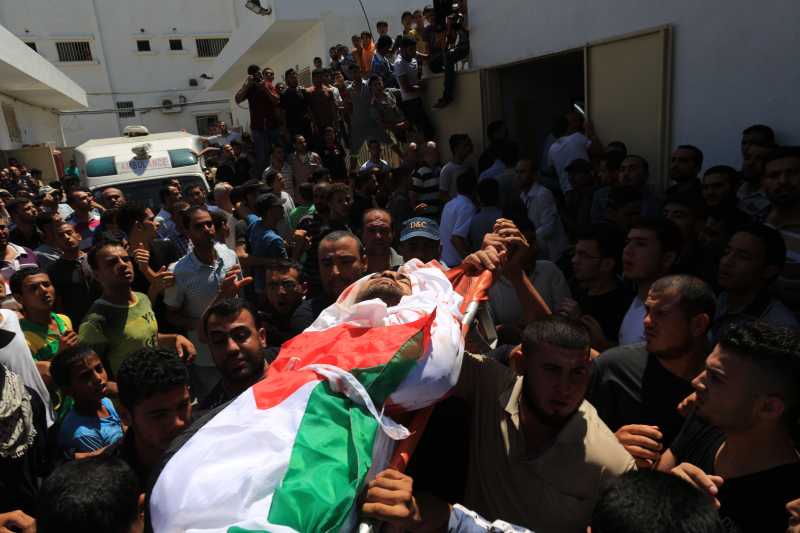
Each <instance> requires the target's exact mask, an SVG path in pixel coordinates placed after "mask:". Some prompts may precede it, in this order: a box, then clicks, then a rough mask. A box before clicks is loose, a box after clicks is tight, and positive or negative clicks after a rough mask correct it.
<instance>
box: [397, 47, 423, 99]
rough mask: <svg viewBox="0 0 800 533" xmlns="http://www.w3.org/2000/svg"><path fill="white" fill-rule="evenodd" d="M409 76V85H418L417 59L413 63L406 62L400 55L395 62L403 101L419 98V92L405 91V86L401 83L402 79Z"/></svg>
mask: <svg viewBox="0 0 800 533" xmlns="http://www.w3.org/2000/svg"><path fill="white" fill-rule="evenodd" d="M401 76H407V80H408V84H409V85H416V84H417V82H418V81H419V63H417V58H416V57H415V58H414V59H412V60H411V61H406V60H405V59H403V56H401V55H398V56H397V59H396V60H395V62H394V77H395V78H396V79H397V85H398V86H399V87H400V96H402V97H403V101H404V102H405V101H407V100H413V99H414V98H419V97H420V96H419V93H418V92H413V93H409V92H406V91H404V90H403V84H401V83H400V77H401Z"/></svg>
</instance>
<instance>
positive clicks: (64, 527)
mask: <svg viewBox="0 0 800 533" xmlns="http://www.w3.org/2000/svg"><path fill="white" fill-rule="evenodd" d="M141 490H142V489H141V487H140V486H139V481H138V479H137V478H136V474H135V473H134V471H133V470H132V469H131V467H130V466H128V464H127V463H126V462H125V461H123V460H122V459H120V458H118V457H114V456H111V455H100V456H99V457H90V458H87V459H81V460H80V461H70V462H68V463H65V464H63V465H61V466H59V467H58V468H56V469H55V471H53V473H52V474H50V476H49V477H48V478H47V479H45V480H44V483H42V487H41V490H40V491H39V504H38V509H37V514H36V530H37V531H39V532H40V533H56V532H62V531H103V532H105V533H127V532H128V531H130V529H131V525H132V524H133V523H134V522H135V521H136V520H137V518H138V516H139V494H140V493H141Z"/></svg>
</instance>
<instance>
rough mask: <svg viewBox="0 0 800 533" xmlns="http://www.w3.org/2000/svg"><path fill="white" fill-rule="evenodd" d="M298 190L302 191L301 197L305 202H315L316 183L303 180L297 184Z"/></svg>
mask: <svg viewBox="0 0 800 533" xmlns="http://www.w3.org/2000/svg"><path fill="white" fill-rule="evenodd" d="M297 192H298V193H300V198H302V199H303V201H305V202H313V201H314V184H313V183H309V182H307V181H306V182H303V183H301V184H300V185H298V186H297Z"/></svg>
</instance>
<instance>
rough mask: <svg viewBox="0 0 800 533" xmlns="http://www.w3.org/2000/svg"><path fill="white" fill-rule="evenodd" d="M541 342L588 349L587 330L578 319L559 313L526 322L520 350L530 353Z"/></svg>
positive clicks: (573, 348)
mask: <svg viewBox="0 0 800 533" xmlns="http://www.w3.org/2000/svg"><path fill="white" fill-rule="evenodd" d="M541 344H551V345H553V346H557V347H559V348H563V349H565V350H587V351H588V350H589V344H590V339H589V330H587V329H586V326H584V325H583V323H582V322H579V321H578V320H574V319H572V318H568V317H565V316H561V315H549V316H546V317H544V318H541V319H539V320H536V321H534V322H531V323H530V324H528V326H527V327H526V328H525V331H523V332H522V351H523V353H524V354H525V355H526V356H527V355H531V354H533V353H535V352H536V351H537V349H538V348H539V346H540V345H541Z"/></svg>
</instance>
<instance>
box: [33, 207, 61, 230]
mask: <svg viewBox="0 0 800 533" xmlns="http://www.w3.org/2000/svg"><path fill="white" fill-rule="evenodd" d="M56 215H57V213H50V212H49V211H42V212H40V213H39V214H38V215H36V222H35V224H36V229H38V230H39V231H40V232H42V233H44V232H45V229H47V227H48V226H50V225H52V224H53V223H54V222H55V221H56Z"/></svg>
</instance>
